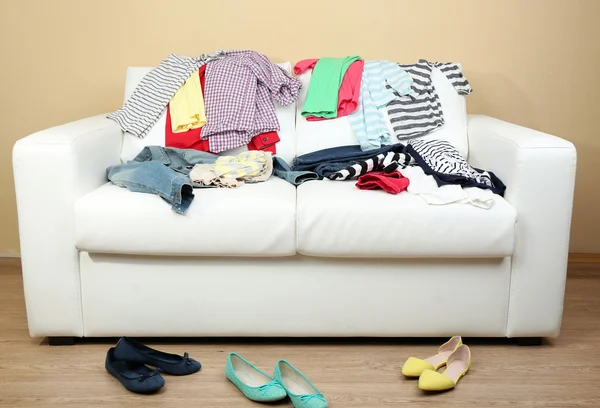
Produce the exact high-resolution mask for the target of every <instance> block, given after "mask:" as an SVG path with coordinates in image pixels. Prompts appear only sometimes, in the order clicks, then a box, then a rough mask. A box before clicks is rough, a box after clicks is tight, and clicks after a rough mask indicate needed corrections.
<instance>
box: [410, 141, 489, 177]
mask: <svg viewBox="0 0 600 408" xmlns="http://www.w3.org/2000/svg"><path fill="white" fill-rule="evenodd" d="M408 149H409V150H410V151H414V153H416V154H417V155H418V156H420V157H421V158H422V160H423V161H424V162H425V163H426V164H427V166H429V167H430V168H431V169H432V170H433V171H435V172H438V173H442V174H449V175H453V176H461V177H465V178H467V179H470V180H474V181H476V182H478V183H480V184H484V185H487V186H489V187H493V186H494V183H493V182H492V179H491V177H490V175H489V173H488V172H486V171H484V172H482V173H480V172H478V171H477V170H475V169H474V168H473V167H471V166H470V165H469V163H467V161H466V160H465V159H464V158H463V157H462V156H461V155H460V153H459V152H458V150H456V148H455V147H454V146H452V144H450V143H448V142H447V141H445V140H422V139H413V140H411V141H410V142H408ZM411 149H412V150H411Z"/></svg>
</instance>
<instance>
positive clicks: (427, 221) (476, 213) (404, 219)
mask: <svg viewBox="0 0 600 408" xmlns="http://www.w3.org/2000/svg"><path fill="white" fill-rule="evenodd" d="M355 183H356V182H355V181H329V180H323V181H313V182H308V183H304V184H302V185H300V186H299V187H298V208H297V213H298V226H297V228H298V252H300V253H301V254H304V255H311V256H324V257H327V256H330V257H358V258H362V257H392V258H393V257H398V258H402V257H412V258H472V257H474V258H481V257H504V256H510V255H511V254H512V252H513V246H514V231H515V222H516V219H517V213H516V210H515V209H514V207H513V206H511V205H510V204H509V203H508V202H507V201H506V200H504V199H503V198H502V197H500V196H497V195H495V196H494V201H495V202H494V205H493V206H492V208H491V209H489V210H485V209H481V208H477V207H474V206H472V205H468V204H449V205H439V206H435V205H428V204H426V203H425V201H423V199H422V198H421V197H419V196H417V195H413V194H410V193H408V192H402V193H400V194H398V195H392V194H387V193H385V192H383V191H381V190H359V189H358V188H356V186H355Z"/></svg>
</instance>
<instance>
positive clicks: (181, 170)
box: [106, 146, 219, 214]
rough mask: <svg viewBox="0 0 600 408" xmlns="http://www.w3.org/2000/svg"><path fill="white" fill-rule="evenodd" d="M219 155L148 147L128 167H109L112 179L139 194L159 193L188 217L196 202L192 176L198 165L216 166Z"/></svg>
mask: <svg viewBox="0 0 600 408" xmlns="http://www.w3.org/2000/svg"><path fill="white" fill-rule="evenodd" d="M218 157H219V156H217V155H215V154H211V153H206V152H200V151H197V150H193V149H175V148H170V147H160V146H147V147H144V149H143V150H142V151H141V152H140V153H139V154H138V155H137V156H136V157H135V159H133V160H132V161H130V162H128V163H125V164H118V165H116V166H111V167H109V168H108V169H107V170H106V171H107V176H108V179H109V180H110V181H111V182H113V183H114V184H115V185H117V186H119V187H125V188H127V189H129V190H130V191H134V192H137V193H147V194H157V195H158V196H159V197H160V198H162V199H163V200H165V201H166V202H167V203H169V204H170V205H171V208H172V209H173V211H175V212H176V213H178V214H184V213H185V212H186V211H187V209H188V208H189V206H190V204H191V203H192V201H193V200H194V193H193V186H192V182H191V180H190V178H189V173H190V171H191V170H192V168H193V167H194V165H196V164H206V163H214V162H215V161H216V160H217V158H218Z"/></svg>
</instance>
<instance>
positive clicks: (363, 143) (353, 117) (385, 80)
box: [348, 60, 413, 151]
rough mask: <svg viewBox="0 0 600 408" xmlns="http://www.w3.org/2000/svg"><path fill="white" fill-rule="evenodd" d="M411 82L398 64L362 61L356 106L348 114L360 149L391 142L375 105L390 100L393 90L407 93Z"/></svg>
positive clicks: (385, 125) (382, 104)
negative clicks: (363, 62)
mask: <svg viewBox="0 0 600 408" xmlns="http://www.w3.org/2000/svg"><path fill="white" fill-rule="evenodd" d="M412 85H413V79H412V78H411V76H410V75H409V74H407V73H406V72H405V71H404V70H403V69H402V68H400V67H399V66H398V64H396V63H394V62H391V61H383V60H376V61H365V65H364V68H363V76H362V81H361V84H360V97H359V98H358V107H357V109H356V111H354V113H352V114H350V115H348V119H349V121H350V125H351V126H352V130H353V131H354V134H355V135H356V137H357V139H358V144H359V145H360V147H361V149H362V150H363V151H368V150H373V149H378V148H379V147H381V145H382V144H391V143H392V141H391V140H392V138H391V134H390V131H389V129H388V127H387V124H386V122H385V119H384V117H383V114H382V113H381V112H380V111H379V108H383V107H385V106H386V105H387V104H388V103H390V102H391V101H392V100H394V99H395V98H396V96H395V94H397V95H406V94H409V93H410V92H411V86H412Z"/></svg>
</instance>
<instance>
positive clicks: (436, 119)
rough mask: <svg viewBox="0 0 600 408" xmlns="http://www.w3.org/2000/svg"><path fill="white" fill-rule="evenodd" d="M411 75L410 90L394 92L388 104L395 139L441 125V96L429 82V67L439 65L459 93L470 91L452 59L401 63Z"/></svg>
mask: <svg viewBox="0 0 600 408" xmlns="http://www.w3.org/2000/svg"><path fill="white" fill-rule="evenodd" d="M400 67H402V68H403V69H404V70H406V72H407V73H408V74H409V75H410V76H411V77H412V79H413V85H412V92H411V94H410V95H408V96H403V95H401V94H396V98H395V99H394V100H393V101H392V102H390V103H389V104H388V105H387V112H388V116H389V119H390V122H391V124H392V129H393V130H394V135H395V136H396V137H397V138H398V140H406V139H412V138H415V137H418V136H423V135H426V134H428V133H430V132H431V131H433V130H435V129H436V128H438V127H440V126H442V125H443V124H444V113H443V111H442V104H441V102H440V98H439V96H438V94H437V92H436V90H435V87H434V86H433V83H432V81H431V71H432V68H434V67H435V68H438V69H439V70H440V71H442V72H443V73H444V75H446V78H448V80H449V81H450V83H452V85H453V86H454V89H455V90H456V92H458V93H459V94H460V95H468V94H470V93H471V92H472V89H471V86H470V84H469V82H468V81H467V79H466V78H465V77H464V75H463V73H462V71H461V69H460V67H459V66H458V64H455V63H452V62H435V63H430V62H428V61H427V60H424V59H422V60H419V62H417V63H416V64H410V65H400Z"/></svg>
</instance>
